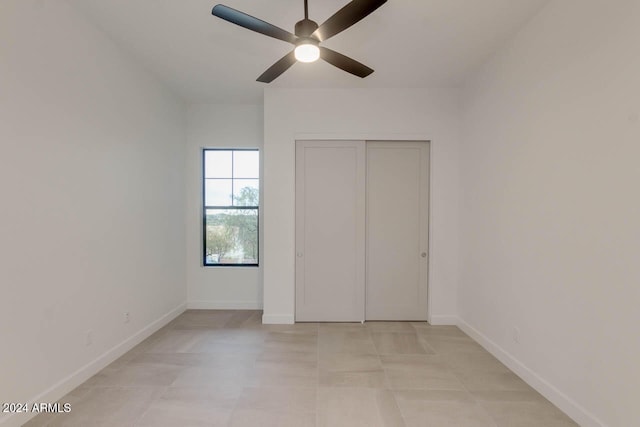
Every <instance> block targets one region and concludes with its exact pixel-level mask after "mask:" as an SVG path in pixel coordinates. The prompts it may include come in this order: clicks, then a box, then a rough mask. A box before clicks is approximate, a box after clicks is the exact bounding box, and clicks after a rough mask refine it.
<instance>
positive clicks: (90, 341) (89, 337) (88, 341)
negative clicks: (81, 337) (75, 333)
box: [85, 331, 93, 347]
mask: <svg viewBox="0 0 640 427" xmlns="http://www.w3.org/2000/svg"><path fill="white" fill-rule="evenodd" d="M91 344H93V331H87V337H86V340H85V345H86V346H87V347H88V346H90V345H91Z"/></svg>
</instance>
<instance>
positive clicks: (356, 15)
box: [311, 0, 387, 41]
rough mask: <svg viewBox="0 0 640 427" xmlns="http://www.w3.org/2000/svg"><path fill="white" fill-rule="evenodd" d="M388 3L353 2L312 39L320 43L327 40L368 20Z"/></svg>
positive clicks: (334, 16) (335, 14)
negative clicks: (359, 22)
mask: <svg viewBox="0 0 640 427" xmlns="http://www.w3.org/2000/svg"><path fill="white" fill-rule="evenodd" d="M386 2H387V0H353V1H352V2H350V3H348V4H347V5H346V6H345V7H343V8H342V9H340V10H339V11H337V12H336V13H334V14H333V16H331V17H330V18H329V19H327V20H326V21H325V22H324V23H323V24H322V25H320V27H319V28H318V29H317V30H315V31H314V32H313V34H311V37H313V38H315V39H317V40H320V41H324V40H327V39H328V38H329V37H333V36H335V35H336V34H338V33H340V32H342V31H344V30H346V29H347V28H349V27H350V26H352V25H353V24H355V23H356V22H358V21H360V20H362V19H364V18H366V17H367V16H368V15H369V14H371V13H372V12H373V11H374V10H376V9H377V8H379V7H380V6H382V5H383V4H385V3H386Z"/></svg>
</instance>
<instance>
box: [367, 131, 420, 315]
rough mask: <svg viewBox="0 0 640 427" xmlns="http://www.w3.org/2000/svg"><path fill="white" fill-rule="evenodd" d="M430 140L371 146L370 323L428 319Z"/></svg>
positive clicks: (368, 160) (368, 236)
mask: <svg viewBox="0 0 640 427" xmlns="http://www.w3.org/2000/svg"><path fill="white" fill-rule="evenodd" d="M428 161H429V151H428V144H427V143H426V142H368V143H367V231H366V233H367V249H366V250H367V267H366V268H367V278H366V281H367V284H366V319H367V320H426V318H427V265H428V260H427V250H428V249H427V248H428V164H429V163H428Z"/></svg>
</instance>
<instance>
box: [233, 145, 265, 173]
mask: <svg viewBox="0 0 640 427" xmlns="http://www.w3.org/2000/svg"><path fill="white" fill-rule="evenodd" d="M233 177H234V178H259V177H260V156H259V154H258V152H257V151H234V152H233Z"/></svg>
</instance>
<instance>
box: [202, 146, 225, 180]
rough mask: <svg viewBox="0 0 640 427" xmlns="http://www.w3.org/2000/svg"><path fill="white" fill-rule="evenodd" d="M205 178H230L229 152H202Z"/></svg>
mask: <svg viewBox="0 0 640 427" xmlns="http://www.w3.org/2000/svg"><path fill="white" fill-rule="evenodd" d="M204 177H205V178H231V177H232V176H231V151H227V150H224V151H222V150H206V151H205V152H204Z"/></svg>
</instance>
